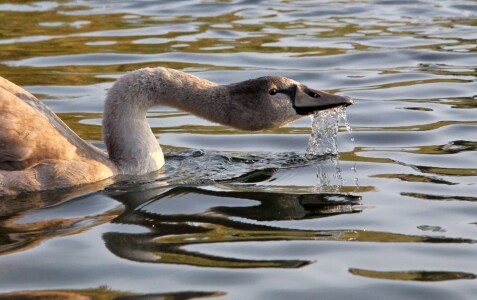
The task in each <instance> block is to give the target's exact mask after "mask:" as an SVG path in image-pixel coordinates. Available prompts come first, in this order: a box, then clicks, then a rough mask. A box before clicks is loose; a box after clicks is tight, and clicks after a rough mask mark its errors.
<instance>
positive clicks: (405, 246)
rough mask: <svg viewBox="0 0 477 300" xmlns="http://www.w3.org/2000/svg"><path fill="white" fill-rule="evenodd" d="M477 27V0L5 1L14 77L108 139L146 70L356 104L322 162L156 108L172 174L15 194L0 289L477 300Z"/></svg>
mask: <svg viewBox="0 0 477 300" xmlns="http://www.w3.org/2000/svg"><path fill="white" fill-rule="evenodd" d="M476 40H477V2H476V1H472V0H467V1H464V0H456V1H451V0H437V1H431V0H427V1H425V0H421V1H419V0H418V1H386V0H382V1H347V0H344V1H325V0H323V1H285V0H282V1H279V0H274V1H246V0H244V1H238V0H237V1H233V0H230V1H226V0H224V1H219V0H217V1H213V0H211V1H205V0H204V1H192V0H186V1H128V0H126V1H119V0H118V1H87V0H77V1H66V0H65V1H60V0H58V1H43V2H37V1H0V76H2V77H5V78H7V79H9V80H11V81H13V82H15V83H16V84H18V85H20V86H22V87H24V88H25V89H27V90H28V91H30V92H32V93H34V94H35V95H36V96H37V97H39V99H41V100H43V101H44V102H45V103H46V104H47V105H48V106H49V107H50V108H52V110H54V111H55V112H56V113H57V114H58V115H59V117H60V118H61V119H62V120H63V121H65V122H66V123H67V124H68V126H70V127H71V128H72V129H73V130H75V131H76V132H77V133H78V134H79V135H80V136H81V137H82V138H84V139H86V140H88V141H90V142H92V143H94V144H95V145H97V146H99V147H104V144H103V141H102V137H101V117H102V106H103V100H104V97H105V94H106V91H107V89H108V88H110V87H111V85H112V83H113V82H114V80H115V79H116V78H117V77H119V76H120V75H122V74H123V73H125V72H126V71H130V70H134V69H138V68H142V67H154V66H165V67H170V68H175V69H179V70H183V71H186V72H189V73H192V74H195V75H197V76H199V77H203V78H206V79H209V80H211V81H215V82H218V83H231V82H237V81H241V80H245V79H249V78H254V77H259V76H265V75H280V76H287V77H290V78H293V79H295V80H297V81H300V82H303V83H305V84H307V85H309V86H311V87H315V88H319V89H323V90H326V91H330V92H333V93H339V94H341V95H346V96H350V97H353V98H354V99H355V100H356V101H355V103H356V104H355V105H353V106H351V107H349V108H348V109H347V116H348V118H347V120H348V122H349V124H350V125H351V129H352V132H348V131H347V130H346V128H345V125H344V124H343V123H342V124H341V126H340V130H339V131H340V132H339V134H338V150H339V156H324V157H315V158H313V159H309V158H307V157H306V155H305V150H306V147H307V142H308V138H309V136H310V134H311V128H310V119H309V118H307V117H305V118H302V119H300V120H298V121H296V122H295V123H293V124H290V125H288V126H286V127H284V128H278V129H274V130H268V131H262V132H246V131H239V130H235V129H230V128H227V127H223V126H220V125H216V124H213V123H210V122H207V121H204V120H202V119H199V118H197V117H194V116H192V115H189V114H187V113H183V112H180V111H176V110H174V109H171V108H168V107H161V106H159V107H155V108H154V109H153V110H152V111H151V112H150V113H149V115H148V120H149V122H150V124H151V126H152V128H153V132H154V133H155V134H156V135H157V138H158V141H159V142H160V144H161V145H162V147H163V150H164V152H165V155H166V167H165V168H164V169H163V170H161V171H160V172H159V173H158V174H153V175H151V176H148V177H147V178H136V179H128V180H125V181H123V182H120V183H116V184H113V185H109V186H107V187H105V188H98V186H97V185H92V186H85V187H80V188H76V189H70V190H62V191H56V192H45V193H38V194H28V195H23V196H21V197H19V198H15V199H11V198H4V199H0V299H25V298H26V299H29V297H30V298H34V299H44V298H45V299H83V298H82V297H84V298H85V299H88V298H90V299H132V298H134V299H136V298H139V299H141V297H143V298H144V299H198V298H219V299H349V298H352V299H433V300H437V299H446V300H447V299H475V298H476V297H477V296H476V295H477V281H476V278H477V260H476V258H477V245H476V242H477V134H476V132H477V92H476V91H477V79H476V75H477V53H476V52H477V44H476ZM35 297H36V298H35ZM48 297H50V298H48ZM55 297H56V298H55ZM75 297H76V298H75Z"/></svg>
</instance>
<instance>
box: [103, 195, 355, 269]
mask: <svg viewBox="0 0 477 300" xmlns="http://www.w3.org/2000/svg"><path fill="white" fill-rule="evenodd" d="M142 196H144V195H143V194H142V193H141V192H137V193H127V194H122V195H117V196H114V198H116V199H117V200H119V201H121V202H122V203H123V204H124V205H125V206H126V211H125V212H124V213H123V214H122V215H121V216H119V217H118V218H116V219H115V220H113V223H124V224H135V225H140V226H143V227H147V228H148V229H149V230H150V232H149V233H145V234H131V233H119V232H109V233H106V234H105V235H104V239H105V242H106V245H107V247H108V249H110V250H111V251H112V252H113V253H115V254H116V255H118V256H120V257H123V258H127V259H131V260H135V261H147V262H160V263H173V264H188V265H197V266H208V267H227V268H257V267H281V268H296V267H300V266H303V265H306V264H309V263H310V261H303V260H267V261H258V260H243V259H235V258H232V257H217V256H211V255H207V254H204V253H198V252H191V251H187V250H186V249H185V248H186V246H187V245H193V244H204V243H205V244H210V243H226V242H250V241H279V240H317V239H330V238H331V239H338V238H339V235H341V233H339V232H325V231H311V230H310V231H308V230H294V229H285V228H279V227H273V226H269V225H260V224H256V223H248V222H243V221H240V220H242V219H243V220H254V221H270V220H273V221H278V220H300V219H306V218H320V217H327V216H333V215H337V214H345V213H355V212H359V211H360V208H359V200H360V197H358V196H352V195H341V194H289V193H269V192H263V191H249V192H246V191H245V192H244V191H225V190H223V191H217V190H207V189H204V188H198V187H177V188H173V189H170V190H167V191H165V192H163V193H160V194H158V195H156V196H154V198H152V199H150V200H149V201H147V200H146V199H145V198H143V197H142ZM138 198H140V199H143V200H144V201H145V202H144V203H137V200H136V199H138ZM216 199H220V202H223V204H222V205H220V206H214V204H215V203H216V202H214V201H215V200H216ZM227 199H229V200H233V199H240V200H243V201H241V202H239V204H240V205H236V206H233V205H232V206H226V204H227V201H226V200H227ZM171 202H174V204H173V206H174V209H176V210H177V207H183V210H180V209H179V210H178V211H173V212H171V213H168V209H169V207H170V204H169V203H171ZM242 202H243V203H242ZM244 203H245V205H244ZM232 204H236V202H232ZM196 206H199V207H197V208H196ZM195 209H197V210H198V211H197V213H195V214H190V211H193V210H195Z"/></svg>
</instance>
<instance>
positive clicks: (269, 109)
mask: <svg viewBox="0 0 477 300" xmlns="http://www.w3.org/2000/svg"><path fill="white" fill-rule="evenodd" d="M227 88H228V94H229V95H230V97H231V98H230V100H231V101H230V104H231V106H232V107H231V109H230V115H229V124H228V125H230V126H233V127H236V128H239V129H243V130H262V129H269V128H276V127H280V126H283V125H285V124H288V123H290V122H292V121H294V120H296V119H298V118H300V117H302V116H305V115H309V114H312V113H314V112H316V111H320V110H325V109H329V108H333V107H337V106H348V105H351V104H353V100H352V99H351V98H349V97H345V96H339V95H333V94H329V93H326V92H323V91H320V90H317V89H312V88H309V87H307V86H306V85H304V84H301V83H299V82H296V81H294V80H292V79H289V78H286V77H272V76H270V77H260V78H257V79H251V80H247V81H243V82H240V83H234V84H230V85H228V86H227Z"/></svg>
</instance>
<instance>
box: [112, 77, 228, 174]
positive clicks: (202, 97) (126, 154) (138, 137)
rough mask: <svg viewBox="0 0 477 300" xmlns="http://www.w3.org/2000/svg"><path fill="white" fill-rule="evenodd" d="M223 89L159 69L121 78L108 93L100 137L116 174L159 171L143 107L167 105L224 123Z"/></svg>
mask: <svg viewBox="0 0 477 300" xmlns="http://www.w3.org/2000/svg"><path fill="white" fill-rule="evenodd" d="M228 102H229V101H228V99H227V97H226V93H225V91H224V90H223V87H221V86H217V85H216V84H215V83H212V82H210V81H207V80H203V79H200V78H198V77H195V76H193V75H190V74H186V73H183V72H180V71H175V70H171V69H165V68H155V69H150V68H147V69H141V70H138V71H134V72H131V73H128V74H126V75H124V76H123V77H121V78H120V79H119V80H118V81H117V82H116V83H115V84H114V85H113V87H112V88H111V90H110V91H109V92H108V96H107V98H106V102H105V107H104V118H103V134H104V141H105V143H106V147H107V149H108V154H109V157H110V159H111V160H112V161H113V162H114V163H115V164H116V165H117V167H118V169H119V173H121V174H130V175H139V174H146V173H149V172H153V171H156V170H159V169H160V168H161V167H162V166H163V165H164V156H163V154H162V150H161V147H160V146H159V144H158V143H157V140H156V137H155V136H154V134H153V133H152V131H151V128H150V127H149V124H148V123H147V120H146V114H147V111H148V109H149V107H151V106H153V105H157V104H160V105H167V106H172V107H176V108H179V109H181V110H185V111H188V112H191V113H193V114H196V115H198V116H201V117H204V118H207V119H209V120H211V121H215V122H219V123H226V122H227V118H228V117H227V108H226V105H227V103H228Z"/></svg>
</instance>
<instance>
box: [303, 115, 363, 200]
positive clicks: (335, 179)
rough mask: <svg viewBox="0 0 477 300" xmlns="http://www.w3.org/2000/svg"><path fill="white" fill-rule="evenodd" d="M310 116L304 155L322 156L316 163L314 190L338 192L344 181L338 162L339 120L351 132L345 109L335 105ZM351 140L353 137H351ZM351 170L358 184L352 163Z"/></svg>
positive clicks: (354, 166)
mask: <svg viewBox="0 0 477 300" xmlns="http://www.w3.org/2000/svg"><path fill="white" fill-rule="evenodd" d="M310 118H311V129H312V133H311V135H310V139H309V141H308V146H307V149H306V157H307V158H309V159H313V158H316V157H322V158H324V159H323V160H321V161H320V163H319V164H317V172H316V177H317V179H318V183H317V185H316V186H315V188H314V191H315V192H339V190H340V189H341V187H342V186H343V185H344V184H345V183H346V180H345V179H344V178H343V174H342V171H341V167H340V163H339V152H338V141H337V137H338V129H339V123H340V120H343V122H344V125H345V128H346V130H347V131H348V132H352V129H351V126H350V125H349V123H348V120H347V116H346V109H345V107H337V108H334V109H328V110H324V111H319V112H316V113H315V114H313V115H311V116H310ZM351 141H352V142H353V141H354V139H353V138H352V139H351ZM352 171H353V172H354V174H355V176H354V177H355V178H354V184H355V186H358V181H357V173H356V165H353V167H352Z"/></svg>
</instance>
